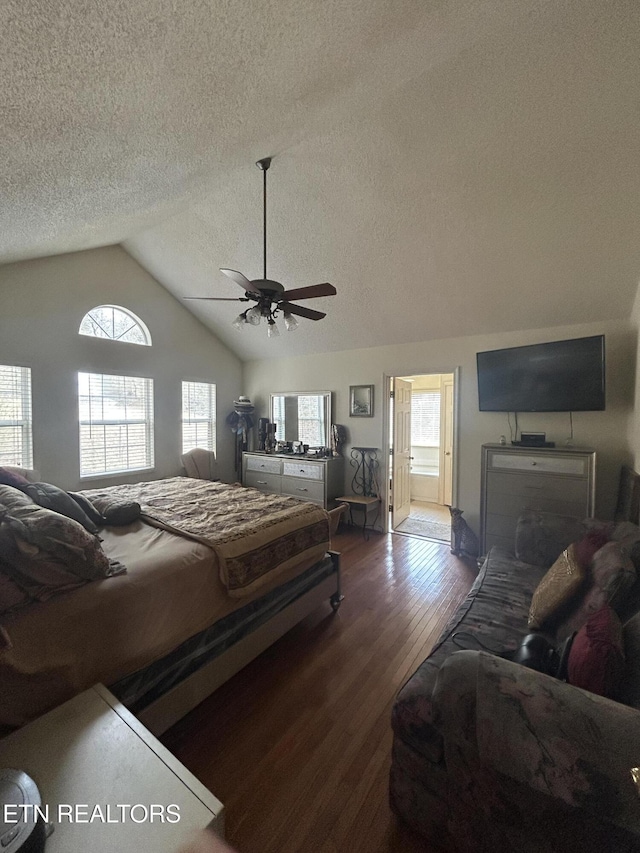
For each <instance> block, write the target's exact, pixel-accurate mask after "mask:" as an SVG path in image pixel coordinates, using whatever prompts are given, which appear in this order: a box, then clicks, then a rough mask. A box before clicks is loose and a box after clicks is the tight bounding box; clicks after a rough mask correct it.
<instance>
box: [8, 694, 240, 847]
mask: <svg viewBox="0 0 640 853" xmlns="http://www.w3.org/2000/svg"><path fill="white" fill-rule="evenodd" d="M0 766H1V767H13V768H16V769H19V770H24V771H25V772H26V773H28V774H29V776H31V777H32V778H33V779H34V781H35V782H36V784H37V785H38V788H39V790H40V796H41V798H42V805H43V808H44V807H45V806H48V808H49V821H50V822H51V823H53V824H54V831H53V833H52V835H51V836H50V837H49V838H48V839H47V843H46V851H47V853H87V851H91V853H112V851H114V850H117V851H119V853H129V851H130V853H142V851H147V850H153V851H154V853H177V851H178V850H179V848H180V847H181V845H183V844H184V843H185V842H187V841H188V840H189V839H190V838H192V836H193V835H194V833H196V832H197V831H198V830H201V829H204V828H205V827H209V828H211V829H213V830H215V831H216V832H217V833H218V835H220V836H223V834H224V825H223V806H222V803H220V802H219V800H217V799H216V798H215V797H214V796H213V795H212V794H211V793H210V792H209V791H208V790H207V789H206V788H205V787H204V785H202V784H201V783H200V782H199V781H198V780H197V779H196V777H195V776H193V775H192V774H191V773H190V772H189V771H188V770H187V769H186V768H185V767H183V766H182V764H181V763H180V762H179V761H178V760H177V759H176V758H175V757H174V756H173V755H172V754H171V753H170V752H169V751H168V750H167V749H165V748H164V746H162V744H161V743H160V742H159V741H158V740H156V738H155V737H154V736H153V735H152V734H150V733H149V732H148V731H147V730H146V729H145V727H144V726H143V725H142V724H141V723H140V722H139V721H138V720H137V719H136V718H135V717H134V716H133V715H132V714H131V713H130V712H129V711H127V709H126V708H125V707H124V706H123V705H121V704H120V702H118V701H117V699H115V697H114V696H112V695H111V693H109V691H108V690H107V689H106V688H105V687H103V685H102V684H98V685H96V686H95V687H92V688H91V690H86V691H85V692H84V693H81V694H79V695H78V696H75V697H74V698H73V699H70V700H69V701H68V702H65V703H64V704H63V705H60V706H59V707H58V708H55V709H54V710H53V711H50V712H49V713H48V714H45V715H44V716H42V717H40V718H39V719H37V720H35V721H34V722H33V723H29V725H27V726H24V728H22V729H19V730H18V731H16V732H13V733H12V734H10V735H8V736H7V737H5V738H4V739H3V740H1V741H0ZM61 806H62V807H63V808H62V810H61V809H60V807H61ZM96 806H99V807H100V813H98V814H96V810H95V807H96ZM125 806H126V808H123V807H125ZM151 806H155V809H151ZM168 806H172V807H173V808H172V809H171V810H168V809H167V807H168ZM132 807H135V808H132ZM176 814H179V820H178V821H177V822H172V821H175V816H176ZM94 815H95V817H94ZM92 817H93V819H92V820H90V818H92Z"/></svg>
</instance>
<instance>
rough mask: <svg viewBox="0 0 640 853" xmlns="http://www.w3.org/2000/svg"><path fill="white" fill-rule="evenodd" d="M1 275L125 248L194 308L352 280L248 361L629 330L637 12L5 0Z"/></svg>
mask: <svg viewBox="0 0 640 853" xmlns="http://www.w3.org/2000/svg"><path fill="white" fill-rule="evenodd" d="M0 80H1V81H2V85H1V86H0V118H1V121H0V143H1V144H0V151H1V154H2V156H0V196H1V197H0V262H1V263H8V262H11V261H15V260H21V259H26V258H32V257H40V256H46V255H53V254H59V253H62V252H69V251H75V250H79V249H86V248H91V247H94V246H101V245H107V244H112V243H123V245H124V247H125V249H126V250H127V251H128V252H129V253H130V254H131V255H132V256H133V257H134V258H136V259H137V260H138V261H139V263H140V264H142V265H143V266H144V267H145V268H146V269H147V270H149V272H151V273H152V274H153V275H154V276H155V277H156V278H157V280H158V281H159V282H160V283H161V284H162V285H164V286H165V287H166V288H167V289H168V290H170V291H171V292H172V293H173V294H174V295H175V296H176V297H177V298H181V297H183V296H186V295H190V296H197V295H201V296H225V297H229V296H242V292H241V291H240V289H239V288H237V286H236V285H234V284H233V282H231V281H229V280H228V279H226V278H225V277H224V276H223V275H222V274H221V273H220V272H219V267H221V266H223V267H231V268H234V269H239V270H242V271H243V272H244V273H245V274H247V275H248V276H249V277H250V278H254V277H255V278H258V277H260V276H261V264H262V242H261V241H262V237H261V215H262V211H261V190H262V183H261V180H262V179H261V174H260V172H259V171H258V170H257V169H256V168H255V166H254V161H255V160H257V159H259V158H261V157H265V156H268V155H272V156H273V157H274V160H273V164H272V167H271V171H270V172H269V277H271V278H276V279H278V280H279V281H281V282H283V284H284V285H285V286H286V287H288V288H291V287H301V286H304V285H307V284H314V283H317V282H322V281H330V282H332V283H333V284H334V285H335V286H336V288H337V290H338V295H337V296H333V297H329V298H325V299H318V300H309V301H307V302H305V303H304V304H305V305H308V306H309V307H312V308H318V309H320V310H323V311H327V314H328V316H327V318H326V319H324V320H321V321H319V322H315V323H314V322H311V321H307V320H301V321H300V328H299V329H298V330H297V331H295V332H292V333H285V332H284V330H283V333H282V335H281V337H280V338H279V339H275V340H274V339H271V340H267V338H266V332H265V328H264V326H261V327H259V328H246V329H243V330H242V331H241V332H240V333H238V332H236V331H235V330H234V329H233V328H232V327H231V325H230V324H231V321H232V320H233V319H234V317H235V316H236V315H237V313H238V311H239V309H241V308H242V307H243V306H242V304H241V303H235V302H219V303H215V302H214V303H204V302H203V303H185V304H186V305H188V307H189V309H190V310H192V311H193V312H194V313H196V314H197V316H198V317H200V318H201V319H202V321H203V322H204V323H206V324H207V325H208V326H209V327H210V328H211V329H212V330H213V331H214V332H215V333H216V334H217V335H218V336H219V337H220V338H221V339H222V340H224V341H225V342H226V343H227V344H228V345H229V346H230V347H232V349H234V350H235V351H236V352H237V353H238V354H239V355H240V356H241V357H242V358H245V359H247V358H260V357H265V356H267V357H268V356H285V355H291V356H295V355H298V354H303V353H313V352H319V351H329V350H344V349H349V348H351V347H366V346H374V345H380V344H395V343H399V342H406V341H419V340H427V339H432V338H442V337H449V336H458V335H465V334H474V333H478V332H490V331H497V330H515V329H523V328H536V327H543V326H550V325H559V324H565V323H573V322H575V323H579V322H589V321H592V320H601V319H613V318H616V317H624V316H626V315H628V313H629V311H630V308H631V304H632V301H633V298H634V295H635V291H636V287H637V282H638V277H639V275H640V159H639V157H638V151H639V139H640V100H639V93H640V6H639V5H638V3H637V0H484V2H483V0H393V2H389V0H264V2H256V1H255V0H253V2H251V0H190V2H182V3H177V2H175V0H135V2H132V0H106V2H98V0H60V2H56V3H52V2H50V0H4V2H3V3H2V4H1V5H0Z"/></svg>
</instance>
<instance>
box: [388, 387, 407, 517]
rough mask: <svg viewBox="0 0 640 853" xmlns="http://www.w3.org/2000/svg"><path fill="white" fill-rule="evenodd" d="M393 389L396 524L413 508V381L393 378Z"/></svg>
mask: <svg viewBox="0 0 640 853" xmlns="http://www.w3.org/2000/svg"><path fill="white" fill-rule="evenodd" d="M393 390H394V395H393V452H392V455H391V483H392V490H393V491H392V500H393V511H392V513H391V525H392V527H393V528H396V527H397V526H398V525H399V524H401V523H402V522H403V521H404V520H405V518H408V517H409V513H410V512H411V476H410V475H411V382H406V381H405V380H404V379H394V380H393Z"/></svg>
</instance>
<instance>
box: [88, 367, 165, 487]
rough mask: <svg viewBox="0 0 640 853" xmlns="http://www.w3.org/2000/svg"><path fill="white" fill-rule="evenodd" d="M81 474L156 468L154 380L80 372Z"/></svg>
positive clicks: (94, 474)
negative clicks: (154, 465)
mask: <svg viewBox="0 0 640 853" xmlns="http://www.w3.org/2000/svg"><path fill="white" fill-rule="evenodd" d="M78 408H79V416H80V476H81V477H91V476H97V475H99V474H115V473H117V472H121V471H139V470H141V469H143V468H152V467H153V379H145V378H142V377H139V376H112V375H108V374H101V373H78Z"/></svg>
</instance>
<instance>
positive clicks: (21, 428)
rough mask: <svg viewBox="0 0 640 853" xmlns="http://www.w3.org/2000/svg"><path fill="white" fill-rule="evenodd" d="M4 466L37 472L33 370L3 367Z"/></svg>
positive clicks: (0, 444) (0, 439) (0, 436)
mask: <svg viewBox="0 0 640 853" xmlns="http://www.w3.org/2000/svg"><path fill="white" fill-rule="evenodd" d="M0 465H18V466H19V467H21V468H33V439H32V420H31V369H30V368H29V367H14V366H12V365H7V364H2V365H0Z"/></svg>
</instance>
